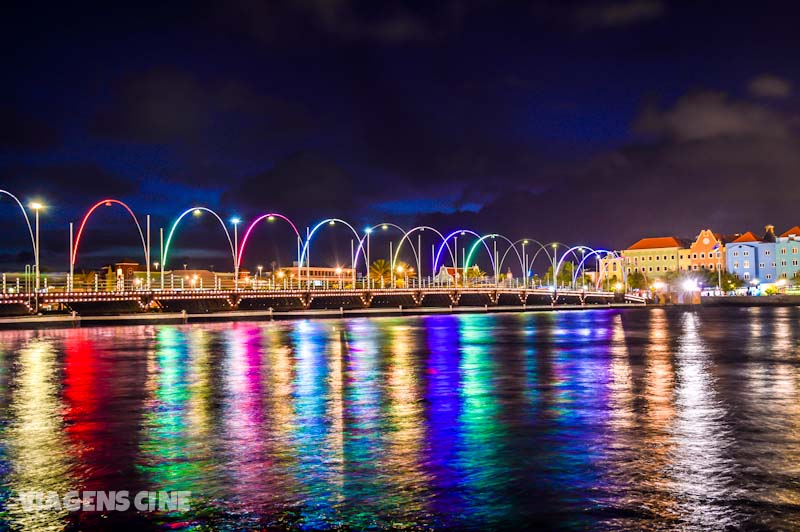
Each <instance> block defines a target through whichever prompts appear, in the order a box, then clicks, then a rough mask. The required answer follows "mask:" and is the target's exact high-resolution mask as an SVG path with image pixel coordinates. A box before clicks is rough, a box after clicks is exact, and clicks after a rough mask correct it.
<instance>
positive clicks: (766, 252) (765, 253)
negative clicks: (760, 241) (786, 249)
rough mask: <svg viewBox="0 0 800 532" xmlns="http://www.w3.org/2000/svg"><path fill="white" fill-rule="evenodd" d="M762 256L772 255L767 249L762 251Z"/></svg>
mask: <svg viewBox="0 0 800 532" xmlns="http://www.w3.org/2000/svg"><path fill="white" fill-rule="evenodd" d="M764 255H772V252H771V251H770V250H768V249H766V250H764Z"/></svg>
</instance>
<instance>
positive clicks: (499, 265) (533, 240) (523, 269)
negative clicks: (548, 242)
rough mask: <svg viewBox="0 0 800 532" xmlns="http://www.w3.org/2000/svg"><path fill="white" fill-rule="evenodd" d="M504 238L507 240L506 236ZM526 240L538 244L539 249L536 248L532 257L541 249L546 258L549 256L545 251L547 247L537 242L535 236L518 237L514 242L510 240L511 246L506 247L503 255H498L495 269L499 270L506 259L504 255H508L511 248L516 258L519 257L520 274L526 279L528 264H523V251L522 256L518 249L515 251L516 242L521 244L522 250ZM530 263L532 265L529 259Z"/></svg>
mask: <svg viewBox="0 0 800 532" xmlns="http://www.w3.org/2000/svg"><path fill="white" fill-rule="evenodd" d="M501 236H502V235H501ZM503 238H505V237H503ZM506 240H508V239H507V238H506ZM528 242H533V243H534V244H536V245H538V246H539V249H538V250H537V252H536V254H535V255H534V259H535V258H536V255H538V254H539V252H540V251H543V250H544V254H545V255H547V257H548V258H549V257H550V254H549V253H548V252H547V249H546V248H545V245H544V244H542V243H541V242H539V241H538V240H536V239H535V238H520V239H519V240H515V241H514V242H511V246H510V247H509V248H508V249H506V251H505V253H503V256H502V257H500V261H499V262H498V264H497V270H498V271H501V270H502V269H503V263H504V262H505V260H506V256H508V253H509V252H510V251H511V250H512V249H514V252H515V253H516V254H517V258H518V259H519V263H520V265H522V276H523V277H525V278H526V279H527V278H528V268H529V265H528V264H525V263H526V262H527V257H524V253H523V256H521V255H520V253H519V251H517V247H516V246H517V244H523V251H524V249H525V248H524V246H525V245H527V244H528ZM530 264H531V265H532V264H533V261H531V263H530Z"/></svg>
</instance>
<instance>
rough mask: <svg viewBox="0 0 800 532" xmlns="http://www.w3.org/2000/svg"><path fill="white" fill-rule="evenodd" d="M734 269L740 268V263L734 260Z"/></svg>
mask: <svg viewBox="0 0 800 532" xmlns="http://www.w3.org/2000/svg"><path fill="white" fill-rule="evenodd" d="M733 269H734V270H738V269H739V263H738V262H734V263H733Z"/></svg>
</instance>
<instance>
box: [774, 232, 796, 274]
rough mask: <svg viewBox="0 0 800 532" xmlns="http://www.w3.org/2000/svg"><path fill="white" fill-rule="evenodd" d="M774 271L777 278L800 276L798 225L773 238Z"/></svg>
mask: <svg viewBox="0 0 800 532" xmlns="http://www.w3.org/2000/svg"><path fill="white" fill-rule="evenodd" d="M775 263H776V264H775V273H776V275H777V278H778V279H787V280H793V279H795V277H796V276H800V226H794V227H792V228H791V229H789V230H788V231H785V232H783V233H781V236H779V237H777V238H776V239H775Z"/></svg>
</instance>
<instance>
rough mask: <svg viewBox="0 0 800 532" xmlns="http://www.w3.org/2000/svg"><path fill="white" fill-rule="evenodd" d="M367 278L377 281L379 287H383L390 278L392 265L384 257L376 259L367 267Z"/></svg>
mask: <svg viewBox="0 0 800 532" xmlns="http://www.w3.org/2000/svg"><path fill="white" fill-rule="evenodd" d="M369 278H370V279H371V280H375V281H379V282H380V284H381V288H384V287H385V286H386V285H387V284H388V283H390V282H391V280H392V265H391V264H389V261H387V260H384V259H378V260H376V261H375V262H373V263H372V266H370V267H369Z"/></svg>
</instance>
